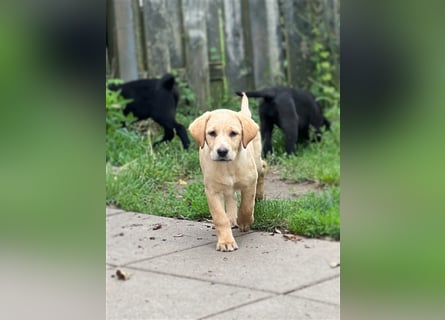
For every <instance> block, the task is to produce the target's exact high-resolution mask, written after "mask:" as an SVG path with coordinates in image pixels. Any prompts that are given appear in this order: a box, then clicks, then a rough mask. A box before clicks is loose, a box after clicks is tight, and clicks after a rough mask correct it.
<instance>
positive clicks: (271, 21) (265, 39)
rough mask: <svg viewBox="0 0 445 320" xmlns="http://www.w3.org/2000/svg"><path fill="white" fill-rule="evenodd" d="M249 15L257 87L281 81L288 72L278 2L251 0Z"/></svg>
mask: <svg viewBox="0 0 445 320" xmlns="http://www.w3.org/2000/svg"><path fill="white" fill-rule="evenodd" d="M249 18H250V33H251V39H250V40H251V41H250V44H251V46H252V53H253V69H254V70H253V73H254V84H255V88H256V89H258V88H262V87H266V86H271V85H274V84H277V83H278V82H280V80H282V79H283V75H284V73H283V57H282V54H281V52H282V41H281V35H280V25H279V19H280V13H279V7H278V2H277V1H273V0H250V1H249Z"/></svg>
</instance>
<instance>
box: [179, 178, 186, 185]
mask: <svg viewBox="0 0 445 320" xmlns="http://www.w3.org/2000/svg"><path fill="white" fill-rule="evenodd" d="M179 184H182V185H184V184H187V181H185V180H182V179H179Z"/></svg>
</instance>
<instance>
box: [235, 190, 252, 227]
mask: <svg viewBox="0 0 445 320" xmlns="http://www.w3.org/2000/svg"><path fill="white" fill-rule="evenodd" d="M255 193H256V185H253V187H248V188H245V189H243V190H241V204H240V208H239V211H238V219H237V222H238V227H239V230H240V231H243V232H244V231H249V229H250V226H251V225H252V223H253V221H254V217H253V211H254V206H255Z"/></svg>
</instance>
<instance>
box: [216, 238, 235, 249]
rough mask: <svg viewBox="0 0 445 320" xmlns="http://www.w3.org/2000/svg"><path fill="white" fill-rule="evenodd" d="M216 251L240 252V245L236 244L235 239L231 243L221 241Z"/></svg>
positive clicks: (217, 244)
mask: <svg viewBox="0 0 445 320" xmlns="http://www.w3.org/2000/svg"><path fill="white" fill-rule="evenodd" d="M216 250H217V251H223V252H227V251H234V250H238V245H237V244H236V241H235V239H232V240H229V241H219V240H218V242H217V243H216Z"/></svg>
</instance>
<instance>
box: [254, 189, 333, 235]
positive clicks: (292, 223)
mask: <svg viewBox="0 0 445 320" xmlns="http://www.w3.org/2000/svg"><path fill="white" fill-rule="evenodd" d="M253 228H256V229H260V230H266V231H273V230H274V229H275V228H283V229H288V230H289V231H291V232H293V233H297V234H300V235H304V236H308V237H322V236H329V237H332V238H334V239H340V188H339V187H336V186H335V187H329V188H326V189H325V190H323V191H322V192H320V193H317V192H314V191H311V192H309V193H307V194H306V195H304V196H302V197H300V198H298V199H297V200H281V199H280V200H278V199H277V200H264V201H259V202H257V203H256V205H255V223H254V225H253Z"/></svg>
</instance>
